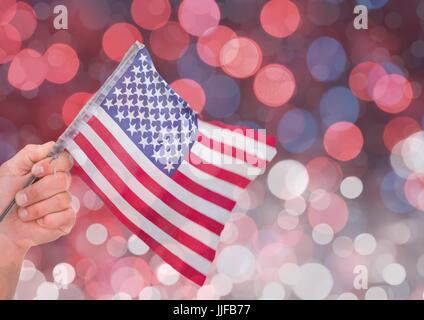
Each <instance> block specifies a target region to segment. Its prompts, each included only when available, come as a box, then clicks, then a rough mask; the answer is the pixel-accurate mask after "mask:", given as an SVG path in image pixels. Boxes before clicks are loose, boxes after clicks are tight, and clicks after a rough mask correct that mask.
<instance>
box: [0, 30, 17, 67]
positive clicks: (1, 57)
mask: <svg viewBox="0 0 424 320" xmlns="http://www.w3.org/2000/svg"><path fill="white" fill-rule="evenodd" d="M21 43H22V41H21V35H20V34H19V32H18V30H16V28H15V27H14V26H12V25H8V24H7V25H4V26H2V25H0V64H3V63H7V62H10V61H11V60H12V59H13V57H14V56H15V55H16V54H17V53H18V52H19V50H20V49H21Z"/></svg>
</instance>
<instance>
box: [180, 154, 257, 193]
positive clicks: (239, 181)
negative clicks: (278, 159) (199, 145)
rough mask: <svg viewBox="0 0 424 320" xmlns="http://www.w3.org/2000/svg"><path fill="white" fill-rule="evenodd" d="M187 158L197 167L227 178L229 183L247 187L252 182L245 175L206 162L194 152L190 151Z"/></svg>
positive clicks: (220, 177) (218, 176)
mask: <svg viewBox="0 0 424 320" xmlns="http://www.w3.org/2000/svg"><path fill="white" fill-rule="evenodd" d="M187 158H188V161H189V162H190V164H191V165H193V166H194V167H196V168H197V169H199V170H201V171H203V172H206V173H208V174H210V175H211V176H215V177H217V178H219V179H222V180H225V181H227V182H229V183H232V184H234V185H236V186H239V187H240V188H246V187H247V186H248V185H249V183H250V180H249V179H247V178H245V177H243V176H240V175H238V174H236V173H233V172H231V171H228V170H225V169H223V168H219V167H217V166H215V165H213V164H210V163H204V160H203V159H201V158H199V157H198V156H197V155H195V154H194V153H193V152H190V154H189V155H188V157H187Z"/></svg>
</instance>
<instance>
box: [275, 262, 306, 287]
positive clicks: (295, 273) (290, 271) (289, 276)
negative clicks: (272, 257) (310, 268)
mask: <svg viewBox="0 0 424 320" xmlns="http://www.w3.org/2000/svg"><path fill="white" fill-rule="evenodd" d="M301 276H302V275H301V271H300V267H299V266H298V265H297V264H295V263H285V264H283V265H282V266H281V267H280V269H279V270H278V277H279V278H280V280H281V282H282V283H284V284H286V285H289V286H294V285H296V283H298V282H299V281H300V277H301Z"/></svg>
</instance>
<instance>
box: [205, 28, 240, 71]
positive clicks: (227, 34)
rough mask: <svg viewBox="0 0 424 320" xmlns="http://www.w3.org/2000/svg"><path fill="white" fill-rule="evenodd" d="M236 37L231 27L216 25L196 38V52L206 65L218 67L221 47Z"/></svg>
mask: <svg viewBox="0 0 424 320" xmlns="http://www.w3.org/2000/svg"><path fill="white" fill-rule="evenodd" d="M236 37H237V34H236V33H235V32H234V31H233V30H232V29H230V28H229V27H226V26H221V25H218V26H216V27H215V28H211V29H209V30H207V31H206V32H205V33H204V34H203V35H202V36H201V37H199V39H198V40H197V53H198V54H199V57H200V58H201V59H202V60H203V61H204V62H205V63H207V64H208V65H211V66H213V67H220V66H221V62H220V60H219V55H220V52H221V49H222V47H223V46H224V45H225V44H226V43H227V42H228V41H230V40H231V39H234V38H236Z"/></svg>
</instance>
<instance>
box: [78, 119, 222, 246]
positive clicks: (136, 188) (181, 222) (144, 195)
mask: <svg viewBox="0 0 424 320" xmlns="http://www.w3.org/2000/svg"><path fill="white" fill-rule="evenodd" d="M80 132H81V134H83V135H84V136H85V137H86V138H87V140H88V141H89V142H90V143H91V145H92V146H93V147H94V148H95V149H96V150H97V152H99V154H100V155H101V156H102V158H103V159H104V160H105V161H106V162H107V163H108V164H109V165H110V166H111V167H112V168H113V170H114V171H115V172H116V174H117V175H118V176H119V177H120V178H121V179H122V180H123V181H125V183H126V185H127V186H128V188H129V189H130V190H131V191H133V192H134V193H135V194H136V195H137V196H138V197H139V198H140V199H142V200H143V201H144V202H145V203H146V204H147V205H148V206H149V207H150V208H152V209H153V210H155V211H156V212H157V213H158V214H159V215H161V216H162V217H163V218H165V219H166V220H168V221H169V222H170V223H172V224H173V225H175V226H176V227H177V228H178V229H180V230H182V231H184V232H185V233H187V234H188V235H191V236H193V237H195V238H196V239H198V240H200V241H201V242H203V243H204V244H205V245H207V246H209V247H210V248H212V249H216V248H217V246H218V243H219V237H218V236H217V235H216V234H214V233H212V232H211V231H209V230H208V229H206V228H204V227H203V226H201V225H198V224H197V223H195V222H193V221H192V220H190V219H187V218H186V217H185V216H183V215H181V214H180V213H179V212H177V211H175V210H174V209H172V208H170V207H169V206H168V205H167V204H166V203H164V202H163V201H162V200H161V199H159V198H157V197H156V196H155V195H154V194H153V193H152V192H151V191H150V190H149V188H148V187H146V186H144V185H143V184H141V183H140V182H139V180H137V178H136V177H134V175H133V174H132V173H131V172H130V171H128V169H127V168H126V167H125V165H124V164H123V163H122V162H121V161H120V160H119V159H118V157H117V156H116V155H115V154H114V153H113V151H112V150H111V149H110V148H109V146H108V145H107V144H106V143H105V142H104V141H103V140H102V139H101V138H100V137H99V136H98V135H97V133H96V132H94V130H93V129H92V128H91V127H89V126H88V125H87V124H84V125H83V126H82V127H81V129H80ZM137 158H138V160H139V162H140V161H141V158H143V160H146V161H149V160H148V159H145V155H144V154H143V153H142V152H141V151H139V154H138V157H137ZM161 174H162V175H164V173H162V172H161Z"/></svg>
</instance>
